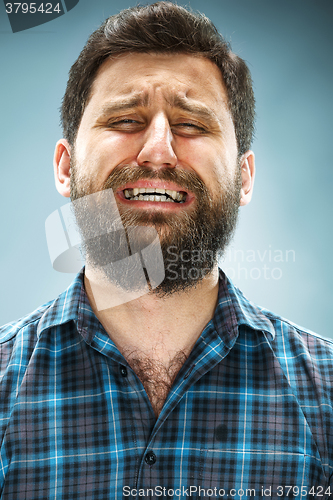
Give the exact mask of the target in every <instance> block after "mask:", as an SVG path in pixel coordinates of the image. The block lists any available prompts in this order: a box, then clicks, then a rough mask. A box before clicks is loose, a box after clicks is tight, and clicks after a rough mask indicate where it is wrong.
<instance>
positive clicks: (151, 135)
mask: <svg viewBox="0 0 333 500" xmlns="http://www.w3.org/2000/svg"><path fill="white" fill-rule="evenodd" d="M137 162H138V164H139V165H143V166H149V167H154V168H161V167H172V168H174V167H175V166H176V165H177V156H176V153H175V151H174V149H173V135H172V132H171V129H170V124H169V121H168V119H167V117H166V116H164V115H163V114H159V115H157V116H155V117H154V118H153V120H152V121H151V122H150V124H149V126H148V127H147V129H146V131H145V134H144V143H143V146H142V148H141V150H140V152H139V154H138V156H137Z"/></svg>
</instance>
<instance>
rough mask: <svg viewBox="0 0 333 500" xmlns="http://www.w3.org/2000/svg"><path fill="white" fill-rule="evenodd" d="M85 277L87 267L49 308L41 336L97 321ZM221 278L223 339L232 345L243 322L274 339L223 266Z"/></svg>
mask: <svg viewBox="0 0 333 500" xmlns="http://www.w3.org/2000/svg"><path fill="white" fill-rule="evenodd" d="M83 276H84V269H82V270H81V271H80V272H79V273H78V274H77V275H76V277H75V279H74V281H73V282H72V283H71V285H70V286H69V287H68V288H67V290H65V291H64V292H63V293H62V294H61V295H59V297H58V298H57V299H56V300H55V301H54V302H53V303H51V305H50V306H49V307H48V308H47V310H46V311H45V313H44V314H43V316H42V317H41V319H40V321H39V325H38V328H37V336H38V337H39V336H40V335H41V333H42V331H43V330H45V329H46V328H50V327H53V326H56V325H61V324H65V323H68V322H69V321H75V322H76V323H77V322H78V321H79V320H80V321H84V322H87V318H90V320H92V316H93V317H94V319H95V320H97V318H96V317H95V315H94V314H93V312H92V310H91V307H90V305H89V302H88V299H87V300H83V299H84V297H82V294H85V292H84V286H83ZM219 278H220V281H219V293H218V303H217V307H216V310H215V314H214V318H213V322H214V326H215V328H216V331H217V333H218V334H219V336H220V337H221V338H222V339H223V341H224V342H225V343H226V344H227V345H228V344H229V345H230V347H231V344H233V342H234V339H235V338H236V337H237V335H238V327H239V326H240V325H246V326H248V327H249V328H251V329H253V330H260V331H265V332H267V333H268V334H270V335H271V337H272V338H274V336H275V330H274V327H273V325H272V323H271V322H270V321H269V319H268V318H267V317H266V316H265V315H264V314H263V313H262V311H261V310H260V309H259V307H258V306H256V305H255V304H253V303H252V302H250V301H249V300H248V299H246V298H245V297H244V295H243V294H242V292H241V291H240V290H239V289H238V288H236V287H235V286H234V285H233V283H232V282H231V281H230V280H229V279H228V278H227V276H226V275H225V274H224V272H223V271H222V270H221V269H220V276H219ZM97 321H98V320H97ZM88 323H89V321H88ZM98 323H99V322H98Z"/></svg>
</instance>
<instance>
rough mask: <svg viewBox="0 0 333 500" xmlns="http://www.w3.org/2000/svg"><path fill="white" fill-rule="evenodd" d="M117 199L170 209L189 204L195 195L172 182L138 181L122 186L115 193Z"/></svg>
mask: <svg viewBox="0 0 333 500" xmlns="http://www.w3.org/2000/svg"><path fill="white" fill-rule="evenodd" d="M116 194H117V195H118V199H120V200H121V202H123V203H124V204H125V205H127V204H128V205H129V204H133V205H135V206H137V207H138V208H140V207H141V208H144V207H147V208H148V207H149V209H153V208H158V207H160V208H162V209H169V210H171V209H172V208H173V207H174V208H176V207H179V208H180V206H182V208H185V207H187V206H188V205H190V204H191V203H192V202H193V201H194V199H195V196H194V194H193V193H190V192H188V191H185V190H183V189H180V188H179V186H176V185H175V184H172V183H161V182H159V183H156V182H154V181H153V182H152V181H139V182H138V183H135V184H132V185H131V184H127V185H126V186H122V187H121V188H120V189H119V190H118V191H117V193H116Z"/></svg>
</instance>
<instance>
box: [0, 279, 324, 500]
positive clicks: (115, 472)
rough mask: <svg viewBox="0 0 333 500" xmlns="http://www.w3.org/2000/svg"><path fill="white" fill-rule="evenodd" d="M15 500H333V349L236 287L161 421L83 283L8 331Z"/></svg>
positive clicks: (4, 334)
mask: <svg viewBox="0 0 333 500" xmlns="http://www.w3.org/2000/svg"><path fill="white" fill-rule="evenodd" d="M0 333H1V340H0V346H1V351H0V353H1V363H0V370H1V371H0V376H1V382H2V385H1V388H2V390H1V415H0V434H1V450H0V491H1V497H0V498H1V499H2V500H3V499H6V500H24V499H31V500H38V499H41V500H76V499H77V500H85V499H86V500H104V499H105V500H106V499H108V500H111V499H112V500H114V499H123V498H139V497H140V498H141V497H144V498H174V499H177V498H188V497H191V498H202V497H204V496H206V497H211V498H229V499H230V498H235V499H243V500H245V499H247V498H248V497H252V498H264V497H269V498H290V497H293V498H309V499H316V498H320V499H325V498H326V499H329V498H332V499H333V482H332V470H333V453H332V450H333V413H332V384H331V379H332V376H333V345H332V342H331V341H329V340H324V339H322V338H319V337H317V336H316V335H314V334H313V333H311V332H309V331H304V330H301V329H300V328H298V327H297V326H295V325H293V324H291V323H289V322H287V321H285V320H283V319H281V318H279V317H277V316H275V315H273V314H272V313H270V312H268V311H266V310H263V309H259V308H258V307H256V306H255V305H254V304H252V303H251V302H249V301H248V300H247V299H245V298H244V296H243V295H242V294H241V292H240V291H239V290H237V289H236V288H235V287H234V286H233V285H232V284H231V283H230V282H229V281H227V280H226V279H225V277H224V275H223V274H222V273H221V276H220V290H219V300H218V305H217V308H216V311H215V315H214V318H213V319H212V320H211V321H210V322H209V323H208V324H207V326H206V327H205V329H204V331H203V332H202V334H201V336H200V338H199V339H198V341H197V343H196V344H195V346H194V349H193V351H192V353H191V355H190V356H189V358H188V359H187V361H186V362H185V364H184V365H183V367H182V368H181V370H180V372H179V374H178V376H177V378H176V380H175V382H174V384H173V387H172V389H171V391H170V393H169V395H168V398H167V400H166V402H165V405H164V407H163V410H162V412H161V413H160V415H159V418H158V419H157V420H156V418H155V416H154V413H153V410H152V407H151V405H150V402H149V400H148V397H147V394H146V392H145V390H144V388H143V386H142V384H141V382H140V381H139V379H138V377H137V376H136V375H135V373H134V372H133V371H132V370H131V368H130V367H129V366H128V364H127V362H126V360H125V359H124V358H123V356H122V355H121V354H120V352H119V351H118V349H117V347H116V346H115V345H114V343H113V342H112V341H111V340H110V338H109V337H108V335H107V334H106V332H105V330H104V329H103V327H102V326H101V324H100V323H99V321H98V320H97V318H96V317H95V315H94V314H93V312H92V310H91V308H90V305H89V302H88V299H87V297H86V295H85V291H84V287H83V284H82V273H80V274H79V275H78V276H77V277H76V279H75V280H74V282H73V283H72V285H71V286H70V287H69V288H68V289H67V291H66V292H64V293H63V294H62V295H60V296H59V297H58V298H57V299H56V300H55V301H53V302H52V303H49V304H47V305H45V306H43V307H42V308H40V309H38V310H37V311H36V312H34V313H33V314H31V315H29V316H28V317H26V318H24V319H22V320H20V321H18V322H16V323H12V324H9V325H6V326H5V327H3V328H2V329H0Z"/></svg>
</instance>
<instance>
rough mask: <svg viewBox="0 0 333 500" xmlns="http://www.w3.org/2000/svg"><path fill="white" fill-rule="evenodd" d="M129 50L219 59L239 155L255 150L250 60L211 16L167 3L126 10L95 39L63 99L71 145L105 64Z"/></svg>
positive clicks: (76, 65)
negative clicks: (233, 47) (240, 54)
mask: <svg viewBox="0 0 333 500" xmlns="http://www.w3.org/2000/svg"><path fill="white" fill-rule="evenodd" d="M129 52H131V53H133V52H141V53H166V54H168V53H186V54H192V55H201V56H203V57H206V58H207V59H209V60H210V61H212V62H213V63H215V64H216V65H217V67H218V68H219V69H220V71H221V73H222V77H223V81H224V83H225V86H226V89H227V93H228V99H229V107H230V111H231V115H232V118H233V122H234V127H235V133H236V138H237V145H238V155H239V156H240V155H242V154H243V153H245V151H247V150H248V149H249V148H250V145H251V142H252V139H253V134H254V118H255V100H254V94H253V89H252V79H251V74H250V71H249V69H248V67H247V65H246V63H245V62H244V61H243V59H241V58H240V57H238V56H237V55H236V54H234V53H233V52H232V51H231V48H230V45H229V44H228V43H227V42H226V41H225V39H224V38H223V37H222V35H220V34H219V33H218V31H217V29H216V27H215V26H214V24H213V23H212V22H211V21H210V20H209V19H208V18H207V17H206V16H204V15H203V14H200V13H194V12H191V11H189V10H187V9H185V8H184V7H180V6H178V5H176V4H174V3H172V2H164V1H162V2H157V3H154V4H151V5H145V6H137V7H132V8H129V9H125V10H123V11H121V12H120V13H119V14H116V15H114V16H111V17H109V18H108V19H107V20H106V21H105V22H104V23H103V24H102V25H101V26H100V27H99V28H98V29H97V30H96V31H94V33H93V34H92V35H91V36H90V37H89V39H88V41H87V43H86V45H85V47H84V48H83V50H82V51H81V53H80V55H79V57H78V59H77V60H76V62H75V63H74V64H73V66H72V67H71V69H70V72H69V79H68V82H67V88H66V92H65V95H64V98H63V102H62V108H61V122H62V127H63V133H64V137H65V138H66V139H67V140H68V141H69V143H70V144H71V145H74V142H75V139H76V134H77V131H78V128H79V126H80V122H81V118H82V115H83V113H84V110H85V107H86V105H87V103H88V101H89V98H90V94H91V88H92V85H93V82H94V79H95V77H96V73H97V71H98V69H99V67H100V66H101V65H102V64H103V62H104V61H105V60H106V59H107V58H110V57H112V56H116V55H120V54H125V53H129Z"/></svg>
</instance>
